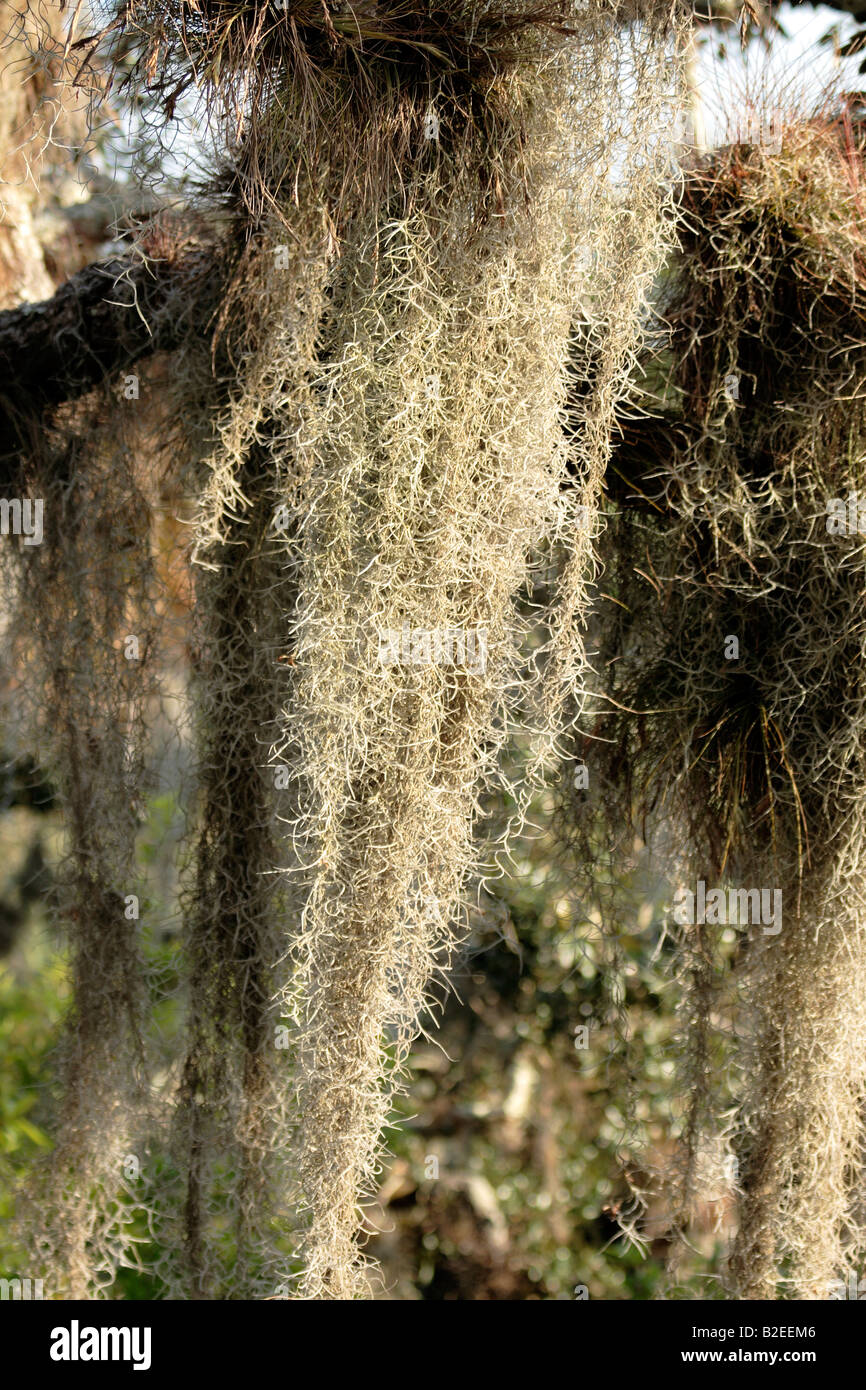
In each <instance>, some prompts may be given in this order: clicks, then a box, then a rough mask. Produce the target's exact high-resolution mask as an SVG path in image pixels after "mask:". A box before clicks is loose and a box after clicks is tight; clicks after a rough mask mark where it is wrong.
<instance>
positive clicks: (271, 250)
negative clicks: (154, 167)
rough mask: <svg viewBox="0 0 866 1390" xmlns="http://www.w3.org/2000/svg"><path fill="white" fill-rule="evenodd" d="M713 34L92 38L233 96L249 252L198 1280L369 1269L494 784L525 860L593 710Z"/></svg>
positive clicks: (662, 15)
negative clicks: (600, 570) (592, 675)
mask: <svg viewBox="0 0 866 1390" xmlns="http://www.w3.org/2000/svg"><path fill="white" fill-rule="evenodd" d="M627 21H631V22H630V23H629V22H627ZM681 29H682V21H681V20H680V18H679V12H678V11H677V10H676V9H672V8H671V7H669V6H667V5H659V6H656V5H650V4H647V5H646V6H643V7H640V8H639V9H637V10H635V9H631V10H630V11H629V14H628V16H626V15H624V14H623V13H622V12H621V9H620V7H619V6H618V5H616V4H613V3H610V0H589V3H583V4H572V3H570V0H566V2H565V3H559V4H556V5H555V6H550V7H544V6H536V7H533V6H531V5H527V6H524V5H521V4H513V3H510V0H502V3H497V4H495V5H487V4H485V5H476V4H473V3H470V4H463V3H461V4H448V5H446V6H444V7H442V6H440V7H439V8H438V9H437V10H436V11H435V12H433V11H429V10H428V9H427V7H426V6H414V5H412V6H408V7H407V6H406V5H402V4H401V5H394V6H389V5H377V6H376V7H375V11H374V10H373V8H372V7H371V8H370V9H367V8H366V7H363V6H360V7H358V8H350V7H342V6H334V7H333V8H331V9H329V8H328V7H313V6H307V5H305V4H302V3H299V4H298V5H290V6H287V7H286V8H285V9H281V10H280V11H275V10H274V8H273V7H271V6H270V5H265V4H259V3H249V4H235V3H222V0H216V2H215V3H213V4H211V3H206V0H198V3H197V4H196V5H192V4H184V3H178V4H175V5H169V6H166V5H162V4H160V5H154V4H151V3H147V0H140V2H139V0H128V2H127V3H126V4H124V5H123V6H122V7H119V8H118V9H117V11H116V13H114V14H113V16H112V19H111V21H110V23H109V24H108V26H107V27H106V28H104V29H103V30H102V31H101V32H97V31H96V30H94V32H93V33H90V34H83V35H82V36H81V37H79V38H73V39H71V40H70V43H69V46H68V51H67V58H68V59H71V61H72V62H73V63H74V64H76V65H77V67H76V77H77V80H78V81H79V83H83V84H84V85H87V83H89V82H92V83H94V84H96V85H98V84H100V83H101V82H102V80H103V74H104V72H105V71H106V70H107V69H108V70H110V68H111V63H112V61H114V59H113V58H112V53H113V54H114V58H115V59H116V68H115V71H116V73H117V75H118V76H119V77H120V79H121V80H125V79H128V80H129V81H130V82H131V83H132V84H133V86H134V87H135V88H136V90H137V91H138V92H139V93H141V94H143V95H144V96H145V97H147V98H154V97H156V98H159V115H158V116H153V119H154V120H155V121H156V123H157V126H159V123H160V122H166V121H169V122H170V121H171V119H172V117H173V115H174V113H175V111H176V110H180V109H181V107H182V106H183V104H184V103H188V102H190V101H192V100H193V96H194V93H196V92H198V93H200V99H201V102H202V103H203V105H204V106H205V107H206V108H207V109H208V110H209V112H210V115H211V117H212V118H213V127H212V128H213V130H214V132H215V134H216V135H217V136H218V138H219V143H220V144H221V147H222V153H223V155H224V156H225V155H228V161H227V167H226V168H224V169H223V170H222V172H221V173H220V175H219V178H217V179H215V180H214V185H213V188H212V190H211V191H212V193H218V194H219V195H220V197H221V198H222V199H223V201H224V205H227V206H228V207H229V208H230V210H231V219H230V220H231V232H230V236H232V237H234V238H235V239H236V242H237V244H238V245H239V246H240V247H241V248H242V249H241V252H240V254H239V257H238V258H237V260H236V262H235V272H234V275H233V279H232V282H231V284H230V285H229V287H228V291H227V294H226V298H225V302H224V304H223V306H222V310H221V313H220V315H219V317H218V321H217V323H216V325H215V328H216V334H215V338H214V344H213V350H214V357H213V361H214V363H216V364H218V366H217V376H218V377H219V378H220V381H221V384H222V385H225V386H227V395H228V397H229V399H228V403H227V405H225V406H224V408H222V409H220V410H218V411H217V412H216V413H215V422H214V426H213V437H212V440H211V447H210V450H209V451H208V450H204V451H202V449H201V438H200V435H201V431H200V406H201V402H194V401H191V400H184V399H182V400H181V401H180V403H179V413H188V414H190V415H192V416H194V417H195V430H197V431H198V435H197V437H196V439H195V440H194V441H192V447H191V453H192V454H193V456H194V457H195V458H196V459H197V460H198V462H197V463H196V465H195V466H194V467H193V470H192V473H191V476H193V477H195V478H196V487H197V488H198V489H199V517H198V525H197V530H196V549H195V558H196V560H197V561H198V563H199V567H200V571H201V580H200V583H199V588H198V620H197V621H198V629H197V639H198V640H197V652H198V657H197V664H198V670H197V672H196V680H195V693H196V701H197V725H198V729H199V761H200V798H199V812H200V823H199V834H198V843H197V848H196V857H195V867H194V872H193V876H192V880H191V884H190V891H189V893H188V901H187V904H186V924H187V932H186V942H187V959H188V969H189V990H190V1004H189V1023H188V1037H187V1052H186V1061H185V1065H184V1070H183V1075H182V1078H181V1081H180V1086H179V1099H178V1111H177V1117H176V1120H177V1123H176V1136H175V1138H176V1152H177V1153H178V1154H179V1155H180V1156H181V1161H182V1163H183V1166H184V1168H185V1177H184V1184H185V1191H184V1195H183V1197H182V1199H181V1200H182V1210H181V1211H180V1212H179V1213H178V1215H179V1220H180V1225H181V1230H182V1234H181V1243H182V1246H183V1260H182V1261H181V1262H180V1263H179V1265H178V1275H177V1279H178V1283H177V1287H178V1289H179V1290H180V1289H184V1290H186V1292H187V1293H189V1294H191V1295H192V1296H194V1297H195V1296H213V1295H215V1294H216V1295H217V1296H219V1295H222V1296H225V1295H226V1294H227V1293H229V1294H233V1295H236V1296H237V1295H240V1296H261V1295H262V1293H263V1292H265V1291H266V1290H268V1289H269V1288H271V1287H273V1285H272V1284H271V1283H270V1281H271V1280H276V1279H277V1278H279V1281H280V1286H284V1287H291V1288H292V1290H293V1291H294V1292H296V1293H297V1294H298V1295H299V1296H301V1297H307V1298H316V1297H352V1296H357V1295H364V1294H366V1293H368V1292H369V1290H370V1287H371V1285H370V1273H369V1271H368V1270H367V1269H366V1267H365V1261H364V1258H363V1254H362V1250H361V1247H360V1243H359V1238H358V1227H359V1221H360V1213H359V1207H360V1205H361V1204H362V1202H363V1200H364V1198H365V1196H366V1195H367V1194H369V1192H370V1189H371V1186H372V1184H373V1182H374V1179H375V1176H376V1173H377V1171H378V1165H379V1161H380V1155H381V1146H382V1136H383V1130H384V1127H385V1126H386V1124H387V1122H388V1119H389V1115H390V1112H391V1105H392V1099H393V1096H394V1091H395V1088H396V1087H398V1086H399V1084H400V1075H401V1071H402V1067H403V1064H404V1063H405V1060H406V1057H407V1052H408V1049H409V1046H410V1044H411V1042H412V1040H413V1039H414V1037H415V1036H416V1035H417V1033H418V1030H419V1028H420V1027H421V1022H422V1019H423V1017H424V1013H425V1010H426V1009H427V1007H428V1005H429V1002H430V991H431V988H432V984H433V982H434V980H435V978H436V976H437V975H440V974H442V973H443V972H444V971H445V970H446V969H447V966H448V963H449V960H450V959H451V957H452V956H453V953H454V951H455V949H456V947H457V945H458V944H459V941H460V937H461V932H462V929H463V928H462V922H463V914H464V911H465V907H466V905H467V903H468V902H469V900H470V899H471V897H472V894H473V892H474V891H475V885H476V883H477V880H478V878H479V875H481V876H483V874H484V873H485V872H490V871H491V869H492V866H493V865H494V864H495V862H496V860H495V856H494V852H493V850H492V848H491V847H490V846H487V847H484V846H483V844H482V841H481V836H480V829H481V827H480V820H481V818H482V814H483V810H484V805H485V798H486V797H487V796H488V795H489V793H490V792H492V791H497V792H505V794H506V795H507V796H508V797H509V798H510V804H511V806H512V807H513V810H512V814H511V818H510V823H509V826H508V827H507V830H506V832H505V834H504V836H503V845H502V847H503V849H504V851H505V852H507V847H508V844H509V841H510V838H511V837H512V836H513V835H514V834H516V833H517V832H518V831H519V829H520V827H521V825H522V823H523V819H524V817H525V814H526V810H527V807H528V805H529V799H530V797H531V795H532V791H533V787H534V786H536V785H537V784H538V783H539V781H541V780H543V779H544V777H545V776H546V775H547V773H548V771H549V770H550V769H551V767H552V766H553V764H554V762H555V759H556V757H557V754H558V750H559V744H560V737H561V735H562V733H563V731H564V728H565V724H566V723H567V716H566V711H567V710H569V711H572V713H573V712H574V711H575V710H577V709H579V707H580V703H581V698H582V694H583V688H584V683H585V679H586V671H587V658H586V654H585V651H584V646H583V634H582V627H583V621H584V617H585V613H586V606H587V595H588V585H589V583H590V581H591V579H592V577H593V572H594V539H595V535H596V531H597V514H598V502H599V495H600V491H601V486H602V480H603V476H604V470H605V466H606V463H607V459H608V455H609V450H610V440H611V430H612V427H613V420H614V410H615V408H616V406H617V404H618V402H619V400H620V399H621V397H622V395H623V394H624V393H625V391H626V389H627V382H628V377H629V373H630V369H631V366H632V364H633V361H634V359H635V356H636V353H637V350H638V348H639V345H640V343H641V341H642V334H643V331H644V328H645V326H646V321H647V318H648V315H647V311H646V308H645V302H646V296H647V293H648V291H649V289H650V286H651V283H652V280H653V277H654V275H655V273H656V271H657V269H658V266H659V264H660V262H661V260H662V258H663V255H664V253H665V251H666V249H667V247H668V245H669V238H670V226H671V206H672V205H671V200H670V199H669V197H668V195H667V194H666V192H665V188H666V187H667V186H668V175H669V173H670V168H669V166H670V157H671V156H670V139H669V136H670V127H671V125H672V122H673V118H674V114H675V110H676V105H677V101H678V96H679V71H680V53H681V42H680V40H681ZM145 108H146V109H149V110H151V111H153V110H154V108H153V106H149V107H148V106H147V103H145ZM190 346H191V347H192V345H190ZM188 385H189V383H188V382H186V383H185V384H184V383H183V382H182V383H181V390H184V389H186V388H188ZM201 465H203V466H201ZM394 634H398V637H397V639H395V637H394ZM395 640H396V646H395ZM568 717H570V716H568ZM269 750H270V756H269ZM497 871H499V872H501V865H500V866H499V868H498V870H497ZM283 1021H285V1022H286V1023H287V1024H288V1025H290V1032H291V1036H292V1042H293V1051H292V1053H291V1054H286V1053H283V1052H277V1051H276V1050H275V1049H274V1045H273V1040H274V1035H275V1033H276V1032H278V1031H279V1025H280V1024H281V1022H283ZM287 1154H288V1155H289V1160H288V1162H287V1160H286V1155H287ZM291 1207H294V1208H296V1209H299V1210H300V1213H301V1219H300V1221H299V1223H298V1226H299V1229H297V1230H295V1229H294V1228H293V1225H292V1222H293V1218H292V1217H291V1216H290V1215H289V1214H288V1213H289V1211H290V1209H291ZM226 1218H228V1219H226ZM287 1221H288V1223H289V1234H290V1236H291V1237H292V1239H293V1240H294V1244H295V1258H294V1262H293V1263H289V1264H288V1266H287V1264H286V1257H285V1249H284V1236H285V1232H286V1225H287ZM227 1232H230V1234H227Z"/></svg>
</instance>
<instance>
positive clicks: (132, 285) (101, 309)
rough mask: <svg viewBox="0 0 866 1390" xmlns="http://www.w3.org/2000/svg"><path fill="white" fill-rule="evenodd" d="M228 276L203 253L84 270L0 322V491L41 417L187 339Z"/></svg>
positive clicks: (209, 315)
mask: <svg viewBox="0 0 866 1390" xmlns="http://www.w3.org/2000/svg"><path fill="white" fill-rule="evenodd" d="M224 274H225V268H224V267H223V266H222V265H221V264H220V262H219V260H218V259H217V258H215V257H214V256H213V254H212V253H211V252H209V251H201V250H197V251H190V252H186V253H185V254H183V255H179V256H176V257H174V258H171V259H167V260H164V261H145V260H143V259H142V258H141V257H139V256H133V255H130V256H122V257H116V258H114V259H112V260H107V261H101V262H97V263H96V264H94V265H89V266H86V267H85V268H84V270H81V271H79V272H78V274H77V275H73V276H72V278H71V279H70V280H67V281H66V283H65V284H64V285H62V286H61V287H60V289H59V290H58V291H57V293H56V294H55V295H54V296H53V298H52V299H46V300H43V301H42V302H41V303H38V304H22V305H20V306H19V307H18V308H16V309H9V310H7V311H6V312H5V313H0V485H4V484H9V483H10V482H12V481H13V480H14V478H15V476H16V474H17V471H18V464H17V460H18V457H19V455H20V454H21V451H22V448H24V447H26V441H27V439H28V437H32V432H33V430H34V428H36V429H39V428H40V423H41V421H40V417H41V416H42V414H43V413H44V412H45V411H46V410H49V409H51V408H52V407H56V406H58V405H61V404H63V402H65V401H71V400H75V399H77V398H78V397H79V396H82V395H84V393H85V392H87V391H89V390H90V389H91V388H92V387H94V386H97V385H98V384H99V383H100V382H102V381H104V380H105V379H106V378H108V377H111V376H116V375H118V374H119V373H120V372H122V371H124V370H126V369H128V368H130V367H131V366H133V365H134V364H135V363H136V362H139V361H141V360H142V359H144V358H146V357H148V356H150V355H152V354H153V353H155V352H169V351H172V350H173V349H174V348H177V347H179V346H180V344H181V343H182V342H183V341H184V339H185V338H187V337H188V336H189V335H190V334H194V335H204V334H205V333H206V332H207V331H208V329H209V328H210V327H212V324H213V320H214V316H215V314H216V312H217V311H218V308H219V303H220V290H221V288H222V285H223V277H224Z"/></svg>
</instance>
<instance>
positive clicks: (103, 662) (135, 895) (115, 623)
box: [4, 393, 153, 1298]
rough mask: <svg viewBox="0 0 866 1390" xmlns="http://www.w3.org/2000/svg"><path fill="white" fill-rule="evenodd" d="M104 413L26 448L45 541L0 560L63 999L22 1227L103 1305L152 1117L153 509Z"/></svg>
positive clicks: (54, 1279)
mask: <svg viewBox="0 0 866 1390" xmlns="http://www.w3.org/2000/svg"><path fill="white" fill-rule="evenodd" d="M109 404H110V408H111V409H112V410H113V411H116V409H117V402H116V400H114V399H110V402H109ZM105 410H106V402H105V401H104V400H103V398H102V394H101V393H96V395H95V396H94V398H93V399H92V400H90V401H88V402H86V403H83V404H81V405H79V406H77V407H75V410H74V412H72V413H70V416H69V418H66V419H64V420H62V421H58V422H57V427H56V429H53V430H52V431H51V432H50V433H49V434H48V436H47V438H43V440H41V441H39V442H38V443H35V444H34V449H33V453H32V456H31V458H30V459H29V460H28V463H27V481H28V495H29V496H30V497H31V499H38V500H39V501H40V502H41V504H42V507H43V513H42V515H43V536H42V540H41V544H32V545H28V544H25V543H22V544H20V546H18V547H16V549H14V550H13V549H8V550H7V549H4V583H5V588H6V594H5V598H6V611H7V615H8V619H9V622H8V627H7V630H6V633H5V642H6V644H7V653H8V655H9V658H10V666H11V667H12V669H15V670H16V672H17V673H18V674H17V681H18V684H17V688H13V689H12V690H11V691H10V692H9V695H10V699H11V701H12V707H11V710H10V711H9V713H10V717H11V718H12V719H14V721H15V723H16V725H17V726H18V727H19V728H21V729H23V730H24V731H26V734H27V736H28V738H29V740H30V741H31V746H33V747H37V748H38V749H39V750H40V756H41V757H42V759H43V761H44V765H45V766H46V768H48V769H49V771H50V773H51V774H52V776H53V777H54V778H55V779H56V783H57V786H58V790H59V793H60V795H61V797H62V800H63V804H64V807H65V840H66V844H65V857H64V860H63V863H62V865H61V867H60V869H59V870H58V877H57V889H56V903H55V908H56V918H57V922H58V925H59V927H60V928H61V931H62V933H63V935H64V936H65V938H66V940H67V941H68V944H69V950H70V965H69V974H70V986H71V992H72V1000H71V1003H70V1007H69V1011H68V1016H67V1019H66V1023H65V1031H64V1036H63V1038H62V1040H61V1044H60V1049H59V1054H58V1060H57V1091H58V1094H57V1101H56V1108H57V1117H56V1129H57V1142H56V1146H55V1148H54V1150H53V1152H52V1154H51V1155H50V1158H49V1159H48V1160H47V1161H46V1164H45V1168H44V1172H43V1173H42V1175H41V1180H40V1181H39V1183H38V1184H37V1188H36V1189H35V1190H34V1191H33V1192H32V1193H31V1194H30V1211H29V1219H30V1220H31V1221H32V1222H33V1223H35V1226H36V1230H37V1232H38V1240H37V1254H38V1257H39V1260H40V1263H41V1266H42V1272H43V1273H44V1277H45V1280H46V1287H47V1288H48V1289H50V1290H51V1292H52V1294H54V1295H58V1294H59V1295H60V1296H65V1297H70V1298H83V1297H88V1296H93V1295H94V1294H96V1295H99V1294H100V1293H101V1292H103V1291H104V1290H105V1289H106V1288H108V1287H109V1286H110V1285H111V1284H112V1282H113V1280H114V1277H115V1274H116V1271H117V1268H118V1266H119V1265H121V1264H127V1265H133V1264H135V1263H136V1255H135V1249H134V1244H133V1243H132V1242H131V1240H130V1238H129V1232H128V1229H127V1227H128V1224H129V1221H130V1220H131V1211H132V1207H133V1206H134V1205H135V1203H136V1202H137V1201H138V1200H140V1198H141V1196H142V1192H141V1189H135V1187H134V1185H133V1184H131V1183H127V1182H126V1177H127V1176H129V1174H125V1171H124V1163H125V1159H126V1158H127V1156H128V1155H130V1153H131V1154H133V1155H137V1156H138V1157H139V1158H140V1156H141V1153H142V1149H141V1142H142V1140H143V1135H144V1133H145V1132H146V1129H145V1119H144V1115H145V1112H146V1110H147V1107H148V1095H147V1066H146V1045H145V1034H146V1026H147V978H146V972H145V970H144V966H143V959H142V954H141V950H140V942H139V935H138V933H139V921H138V916H139V914H138V911H137V910H136V909H137V904H138V899H139V894H140V891H141V890H140V886H139V883H138V880H137V870H136V866H135V839H136V834H137V831H138V827H139V821H140V815H141V811H142V805H143V802H142V798H143V795H144V789H145V749H144V742H145V721H146V715H147V709H148V702H149V699H150V697H151V695H152V685H151V676H150V659H151V657H152V654H153V632H152V613H151V611H150V609H149V606H148V600H149V599H150V598H152V567H151V553H150V504H149V498H148V495H147V492H146V490H145V483H144V480H143V479H142V478H141V477H140V476H139V475H138V473H137V470H136V468H135V465H134V452H133V449H132V447H131V444H130V441H129V440H128V439H126V438H125V437H124V435H123V433H122V432H121V431H119V429H118V424H117V420H116V419H113V420H112V422H111V425H110V427H109V426H106V425H105V424H104V423H102V421H103V418H104V416H105ZM85 459H86V466H83V462H84V460H85ZM125 1188H126V1189H127V1197H128V1198H129V1201H128V1202H127V1203H126V1204H124V1203H123V1202H122V1194H123V1192H124V1189H125Z"/></svg>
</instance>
